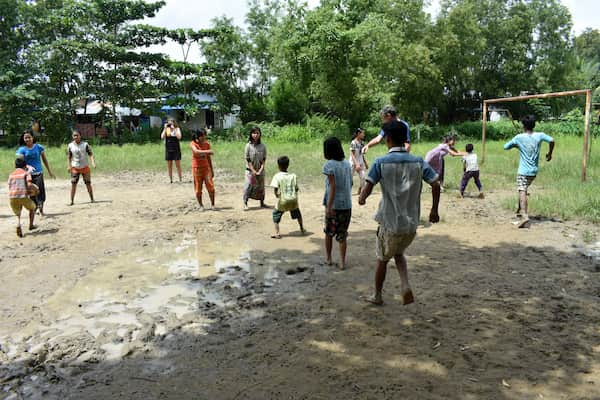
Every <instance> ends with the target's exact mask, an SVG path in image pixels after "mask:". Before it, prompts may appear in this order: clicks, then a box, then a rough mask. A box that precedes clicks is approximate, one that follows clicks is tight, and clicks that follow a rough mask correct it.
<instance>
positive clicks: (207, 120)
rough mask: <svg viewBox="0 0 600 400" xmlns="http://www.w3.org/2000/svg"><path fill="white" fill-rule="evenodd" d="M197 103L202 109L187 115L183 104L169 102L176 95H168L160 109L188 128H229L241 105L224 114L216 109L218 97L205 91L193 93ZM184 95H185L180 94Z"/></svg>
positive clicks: (233, 122)
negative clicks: (194, 113)
mask: <svg viewBox="0 0 600 400" xmlns="http://www.w3.org/2000/svg"><path fill="white" fill-rule="evenodd" d="M191 96H192V97H193V99H194V101H195V102H196V103H197V104H200V107H199V108H200V110H199V111H198V113H196V115H193V116H189V115H186V112H185V109H184V106H183V105H179V104H175V105H173V104H168V103H170V102H173V100H174V98H175V97H176V96H167V97H165V98H164V99H163V102H164V103H167V104H164V105H163V106H162V107H161V108H160V109H161V111H164V112H165V113H166V114H167V118H174V119H176V120H177V121H179V125H180V126H182V127H183V128H187V129H200V128H205V127H210V128H213V129H228V128H231V127H232V126H233V125H234V124H235V122H236V120H237V115H238V113H239V107H238V108H237V109H236V110H234V112H233V113H231V114H223V113H221V112H219V111H214V108H216V107H215V106H216V105H217V104H218V103H217V99H216V98H215V97H213V96H210V95H208V94H205V93H194V94H192V95H191ZM178 97H183V96H181V95H180V96H178Z"/></svg>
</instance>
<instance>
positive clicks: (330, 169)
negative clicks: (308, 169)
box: [323, 160, 352, 210]
mask: <svg viewBox="0 0 600 400" xmlns="http://www.w3.org/2000/svg"><path fill="white" fill-rule="evenodd" d="M323 174H325V175H327V176H330V175H333V177H334V180H335V196H334V198H333V206H332V207H333V209H334V210H349V209H351V208H352V167H351V166H350V163H349V162H348V161H346V160H342V161H337V160H327V161H326V162H325V164H323ZM330 190H331V188H330V187H329V179H328V178H327V177H326V178H325V195H324V196H323V205H324V206H327V201H328V200H329V192H330Z"/></svg>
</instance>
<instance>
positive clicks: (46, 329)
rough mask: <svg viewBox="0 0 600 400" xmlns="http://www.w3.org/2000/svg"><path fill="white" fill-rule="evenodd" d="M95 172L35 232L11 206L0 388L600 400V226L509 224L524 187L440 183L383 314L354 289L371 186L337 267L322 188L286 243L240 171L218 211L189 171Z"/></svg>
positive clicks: (365, 263) (363, 266) (4, 235)
mask: <svg viewBox="0 0 600 400" xmlns="http://www.w3.org/2000/svg"><path fill="white" fill-rule="evenodd" d="M94 178H95V181H94V185H95V190H96V198H97V200H98V202H97V203H95V204H90V203H88V199H87V194H86V193H85V189H84V187H83V186H80V187H79V193H78V195H77V198H76V204H75V205H74V206H72V207H69V206H67V198H68V190H69V182H68V181H61V180H56V181H49V182H48V186H49V188H48V202H47V205H46V211H47V213H48V215H47V216H46V217H45V218H42V219H40V220H39V221H38V225H39V228H38V229H37V230H36V231H34V232H27V235H26V236H25V237H24V238H23V239H18V238H17V237H16V235H15V234H14V220H13V217H12V216H11V213H10V210H9V208H8V205H7V202H6V201H2V202H1V203H0V238H1V239H0V362H1V367H0V398H3V399H339V398H344V399H399V398H407V399H599V398H600V302H599V301H600V283H599V278H600V272H598V271H600V262H599V260H598V257H599V255H600V243H598V242H597V241H598V240H599V239H598V237H599V236H598V232H599V229H598V226H593V225H589V224H586V223H584V222H581V221H558V220H553V219H548V218H544V217H538V218H537V219H534V220H533V222H532V224H531V227H530V228H529V229H517V228H516V227H515V226H513V225H512V224H511V223H510V221H511V218H512V217H513V215H512V214H510V213H509V212H508V211H506V210H503V209H501V207H500V206H499V204H500V203H501V202H502V200H503V199H504V198H506V197H507V196H514V193H512V192H493V191H490V192H488V193H487V197H486V199H485V200H479V199H476V198H475V197H474V196H473V197H468V198H466V199H463V200H461V199H458V198H456V196H455V194H454V193H451V192H446V193H443V194H442V206H441V216H442V222H441V223H439V224H436V225H430V224H423V226H421V227H420V229H419V233H418V237H417V239H416V240H415V242H414V243H413V245H412V246H411V247H410V248H409V250H408V253H407V255H408V262H409V274H410V279H411V283H412V286H413V290H414V292H415V296H416V303H415V304H412V305H409V306H402V305H401V301H400V297H399V278H398V276H397V273H396V272H395V270H394V268H393V263H391V265H390V270H389V273H388V279H387V282H386V285H385V293H384V300H385V302H386V303H385V305H384V306H383V307H374V306H369V305H366V304H363V303H361V302H360V301H359V300H358V297H359V296H360V295H363V294H368V293H370V290H371V286H372V280H373V266H374V262H375V260H374V234H375V229H376V224H375V222H374V221H373V220H372V215H373V214H374V210H375V207H376V205H377V202H378V200H379V195H378V194H377V193H375V194H374V195H373V196H372V197H371V198H370V199H369V200H368V204H367V206H365V207H359V206H358V205H356V206H355V208H354V209H353V220H352V224H351V228H350V237H349V242H348V243H349V250H348V260H349V262H348V269H347V270H345V271H339V270H337V269H335V268H332V267H330V266H326V265H324V263H323V250H322V248H323V235H322V233H321V223H322V222H321V221H322V213H323V210H322V207H321V205H320V204H321V196H322V188H320V187H315V188H303V189H304V190H303V191H302V192H301V209H302V212H303V215H304V218H305V224H306V227H307V229H308V231H309V234H308V235H306V236H301V235H300V233H299V231H298V227H297V225H295V222H293V221H291V220H290V219H289V215H286V216H284V219H283V221H282V224H281V228H282V233H283V234H284V237H283V239H281V240H274V239H270V238H269V235H270V233H271V231H272V223H271V210H267V209H260V208H258V207H254V208H252V207H251V209H250V210H249V211H246V212H244V211H242V208H241V200H240V197H241V195H240V193H241V186H242V183H241V182H231V181H226V182H223V181H222V180H217V182H216V183H217V191H218V193H217V202H218V207H219V209H218V210H214V211H213V210H207V211H205V212H199V210H198V207H197V206H196V204H195V201H194V198H193V193H192V184H191V182H190V177H189V176H186V179H185V181H186V182H184V183H183V184H173V185H169V184H168V183H165V182H166V180H167V179H166V178H165V176H164V175H162V174H161V175H153V174H140V173H123V174H120V175H119V176H111V177H108V176H95V177H94ZM3 190H4V191H3V192H1V193H0V195H2V196H3V198H6V193H5V189H3ZM535 190H538V191H543V188H539V187H538V188H535ZM354 200H355V203H356V196H355V197H354ZM267 202H268V203H270V204H273V203H274V199H273V196H272V195H271V193H269V197H268V201H267ZM429 204H430V199H429V194H428V193H425V194H424V195H423V210H427V209H428V207H429ZM251 205H252V204H251ZM257 205H258V204H254V206H257ZM558 206H559V205H557V207H558ZM424 214H425V213H424ZM334 250H337V246H336V247H334ZM336 257H337V254H336ZM334 261H335V258H334Z"/></svg>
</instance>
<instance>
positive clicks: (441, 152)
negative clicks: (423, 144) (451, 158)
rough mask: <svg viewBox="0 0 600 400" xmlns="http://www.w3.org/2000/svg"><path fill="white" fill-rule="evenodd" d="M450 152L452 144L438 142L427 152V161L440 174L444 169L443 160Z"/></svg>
mask: <svg viewBox="0 0 600 400" xmlns="http://www.w3.org/2000/svg"><path fill="white" fill-rule="evenodd" d="M449 152H450V146H449V145H448V143H441V144H438V145H437V146H436V147H434V148H433V149H431V150H429V151H428V152H427V154H426V155H425V161H426V162H427V164H429V165H430V166H431V168H433V169H434V170H435V172H437V173H438V174H439V173H440V172H441V171H442V160H443V158H444V157H445V156H446V154H448V153H449Z"/></svg>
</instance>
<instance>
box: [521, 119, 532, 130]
mask: <svg viewBox="0 0 600 400" xmlns="http://www.w3.org/2000/svg"><path fill="white" fill-rule="evenodd" d="M521 122H522V123H523V128H525V130H526V131H532V130H533V128H535V117H534V116H533V115H527V116H525V117H523V119H522V120H521Z"/></svg>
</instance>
